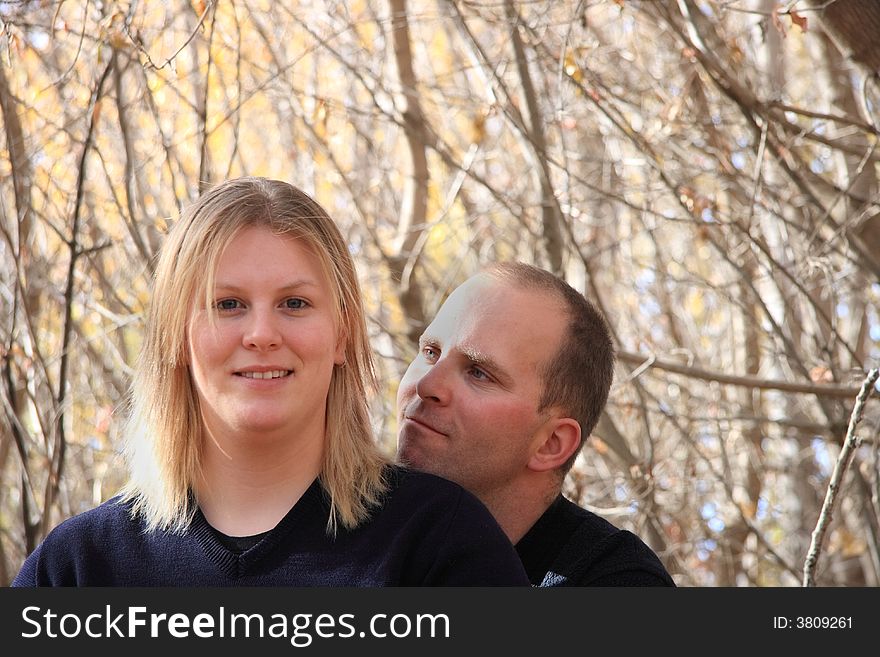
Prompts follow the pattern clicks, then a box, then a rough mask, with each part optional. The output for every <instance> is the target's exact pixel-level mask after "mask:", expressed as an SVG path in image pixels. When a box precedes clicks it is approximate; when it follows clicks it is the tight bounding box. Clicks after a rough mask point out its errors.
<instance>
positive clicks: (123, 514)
mask: <svg viewBox="0 0 880 657" xmlns="http://www.w3.org/2000/svg"><path fill="white" fill-rule="evenodd" d="M130 522H131V505H130V504H128V503H127V502H125V501H123V500H122V498H121V497H119V496H117V497H113V498H111V499H109V500H107V501H106V502H104V503H103V504H101V505H99V506H96V507H94V508H93V509H89V510H88V511H83V512H82V513H78V514H76V515H74V516H71V517H70V518H67V519H66V520H64V521H63V522H61V523H59V524H58V525H57V526H56V527H55V528H54V529H53V530H52V531H50V532H49V534H48V535H47V536H46V540H49V538H50V537H51V538H52V539H53V540H70V539H73V538H75V537H76V536H78V535H88V536H95V535H96V533H101V532H103V531H107V530H117V529H119V528H121V527H122V526H124V525H127V524H129V523H130Z"/></svg>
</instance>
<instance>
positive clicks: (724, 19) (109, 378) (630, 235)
mask: <svg viewBox="0 0 880 657" xmlns="http://www.w3.org/2000/svg"><path fill="white" fill-rule="evenodd" d="M878 34H880V3H878V2H876V1H875V0H836V1H835V0H831V1H830V2H829V1H828V0H669V1H665V0H664V1H656V2H644V1H643V2H638V1H635V0H580V1H578V0H564V1H563V0H479V1H478V0H420V1H416V0H352V1H350V2H342V1H334V0H309V1H307V2H305V1H303V2H297V1H296V0H285V1H283V2H280V1H273V0H218V1H215V2H211V1H197V2H191V1H189V0H167V1H165V2H147V1H146V0H130V1H120V2H107V1H102V0H41V1H38V0H33V1H29V0H18V1H7V2H0V35H2V39H0V121H2V126H3V129H2V131H0V132H2V134H0V224H2V239H0V263H2V264H0V356H2V369H0V403H2V409H0V583H8V582H9V581H11V579H12V577H14V575H15V574H16V573H17V572H18V569H19V567H20V565H21V563H22V561H23V559H24V557H25V555H26V553H28V552H30V551H31V550H32V549H33V548H34V547H35V546H36V544H37V543H38V542H39V541H40V540H41V538H42V537H43V536H44V535H45V533H46V532H47V531H48V530H49V529H51V528H52V527H53V526H54V525H56V524H57V523H58V522H60V521H61V520H63V519H64V518H66V517H68V516H70V515H72V514H74V513H78V512H81V511H84V510H86V509H88V508H91V507H93V506H95V505H97V504H99V503H100V502H102V501H104V500H106V499H107V498H108V497H110V496H112V495H113V494H114V493H115V492H116V490H117V488H118V486H119V485H120V483H121V481H122V479H123V477H124V476H125V473H124V468H123V466H122V462H121V459H120V458H119V454H118V451H119V447H120V441H119V429H120V424H121V422H120V421H121V415H120V414H121V413H122V410H123V408H122V404H123V402H124V399H125V394H126V389H127V386H128V382H129V375H130V373H131V366H132V364H133V362H134V359H135V357H136V355H137V353H138V348H139V341H140V336H141V332H142V321H143V314H144V307H145V303H146V301H147V299H148V289H149V278H150V273H151V266H152V265H153V260H154V256H155V254H156V251H157V249H158V248H159V247H160V245H161V243H162V239H163V235H164V233H165V231H166V230H167V227H168V225H169V224H170V223H171V222H173V221H174V218H175V216H176V215H177V213H178V212H179V210H180V209H181V208H182V207H183V206H185V205H186V204H187V203H189V202H190V201H191V200H193V199H194V198H195V197H196V196H197V195H198V194H199V192H200V191H201V190H203V189H205V188H206V187H208V186H210V185H211V184H213V183H216V182H218V181H221V180H223V179H225V178H228V177H232V176H238V175H245V174H250V175H263V176H269V177H273V178H281V179H285V180H288V181H290V182H292V183H294V184H295V185H297V186H300V187H302V188H303V189H305V190H306V191H308V192H310V193H311V194H313V195H314V196H315V197H316V198H317V200H318V201H319V202H320V203H321V204H323V205H324V206H325V207H326V208H327V209H328V211H329V212H330V214H331V215H332V216H333V217H334V218H335V219H336V220H337V221H338V223H339V225H340V226H341V228H342V230H343V232H344V233H345V234H346V235H347V237H348V240H349V243H350V248H351V251H352V253H353V254H354V255H355V257H356V260H357V263H358V267H359V273H360V276H361V278H362V282H363V287H364V291H365V294H366V298H367V299H366V303H367V306H368V311H369V321H370V326H369V327H370V331H371V335H372V340H373V344H374V346H375V349H376V352H377V353H378V355H379V358H378V361H379V365H380V368H381V377H382V384H383V389H382V394H381V395H380V396H379V397H378V398H377V399H375V400H374V406H375V408H374V417H375V424H376V432H377V439H378V440H380V441H381V442H382V444H383V446H384V447H385V448H386V449H387V450H388V451H389V453H392V452H393V449H394V442H395V438H394V436H395V432H396V421H395V417H394V412H393V407H394V395H395V393H396V388H397V381H398V380H399V377H400V375H401V374H402V372H403V371H404V369H405V368H406V365H407V364H408V362H409V360H410V358H411V357H412V356H413V355H414V353H415V349H416V339H417V337H418V335H419V334H420V332H421V329H422V328H423V327H424V326H425V324H426V322H427V321H429V320H430V318H431V317H432V316H433V314H434V313H435V311H436V310H437V308H438V307H439V305H440V303H441V302H442V300H443V299H444V297H445V295H446V294H447V293H448V292H449V291H450V289H451V288H452V287H454V286H455V285H457V284H458V283H459V282H461V281H462V280H463V279H464V278H465V277H467V276H468V275H470V274H472V273H474V272H475V271H476V270H477V269H478V268H479V267H480V265H481V264H482V263H486V262H490V261H495V260H507V259H519V260H524V261H527V262H533V263H536V264H538V265H540V266H542V267H544V268H546V269H549V270H551V271H554V272H557V273H559V274H561V275H563V276H564V277H565V278H566V279H567V280H568V281H569V282H570V283H571V284H572V285H574V286H575V287H576V288H578V289H580V290H582V291H583V292H584V293H585V294H586V296H587V297H588V298H590V299H592V300H594V301H595V302H597V303H598V304H599V306H600V307H601V308H602V309H603V310H604V312H605V313H606V314H607V316H608V318H609V320H610V321H611V323H612V325H613V327H614V331H615V338H616V341H617V346H618V349H619V352H620V359H619V366H618V368H617V372H616V380H615V385H614V387H613V389H612V393H611V398H610V401H609V405H608V408H607V412H606V414H605V415H604V416H603V418H602V421H601V423H600V425H599V426H598V428H597V430H596V431H595V432H594V436H593V437H592V438H591V439H590V440H589V442H588V444H587V446H586V448H585V450H584V455H583V458H581V459H580V460H579V461H578V463H577V465H576V466H575V469H574V471H573V472H572V474H571V476H570V477H569V479H568V481H567V483H566V490H567V492H568V494H569V495H570V496H571V497H572V498H573V499H576V500H578V501H579V502H580V503H581V504H583V505H585V506H586V507H588V508H590V509H593V510H595V511H597V512H599V513H601V514H602V515H604V516H605V517H606V518H608V519H609V520H611V521H612V522H614V523H615V524H617V525H618V526H620V527H625V528H628V529H631V530H633V531H635V532H636V533H638V534H639V535H640V536H642V537H643V538H644V539H645V540H646V541H647V542H648V543H649V544H650V545H652V546H653V547H654V548H655V549H656V550H657V552H658V553H659V554H660V556H661V558H662V559H663V561H664V562H665V563H666V565H667V566H668V568H669V570H670V571H671V572H672V573H673V575H674V577H675V579H676V581H677V583H678V584H679V585H681V586H797V585H799V584H800V582H801V578H802V574H803V569H804V561H805V558H806V555H807V552H808V549H809V546H810V540H811V534H812V532H813V530H814V528H815V527H816V523H817V520H818V518H819V514H820V508H821V506H822V502H823V499H824V497H825V494H826V489H827V487H828V484H829V480H830V478H831V474H832V470H833V468H834V464H835V462H836V461H837V459H838V455H839V453H840V451H841V445H842V444H843V441H844V436H845V434H846V432H847V425H848V422H849V419H850V414H851V412H852V409H853V406H854V403H855V398H856V395H857V393H858V391H859V388H860V386H861V383H862V381H863V380H864V379H865V376H866V373H867V371H868V370H869V369H870V368H874V367H877V363H878V359H880V196H878V175H880V149H878V148H877V145H878V135H880V133H878V116H880V109H878V103H880V89H878V73H880V38H878V36H877V35H878ZM878 407H880V403H878V402H877V398H876V396H875V397H874V398H871V399H869V401H868V402H867V404H866V407H865V417H864V420H863V421H862V423H861V424H860V425H859V431H858V436H859V438H861V439H862V442H861V445H860V447H858V449H857V450H856V451H855V453H854V459H853V461H852V464H851V466H850V467H849V468H848V470H847V471H846V476H845V477H844V479H843V481H842V485H841V487H840V490H839V493H838V494H839V502H838V505H837V507H836V510H835V513H834V515H833V519H832V522H831V523H830V525H829V530H828V533H827V537H826V540H825V543H824V549H823V553H822V554H821V558H820V560H819V563H818V569H817V571H816V583H817V584H818V585H820V586H878V585H880V465H878V463H880V408H878Z"/></svg>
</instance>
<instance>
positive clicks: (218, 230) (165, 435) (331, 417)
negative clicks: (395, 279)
mask: <svg viewBox="0 0 880 657" xmlns="http://www.w3.org/2000/svg"><path fill="white" fill-rule="evenodd" d="M253 226H257V227H265V228H268V229H269V230H271V231H272V232H273V233H275V234H276V235H280V236H285V237H289V238H292V239H296V240H300V241H302V242H304V243H305V244H307V245H308V246H309V247H310V248H311V249H312V251H313V252H314V254H315V255H316V256H317V258H318V260H319V261H320V263H321V266H322V268H323V269H324V273H325V275H326V276H327V280H328V282H329V285H330V289H331V291H332V293H333V297H334V302H335V318H336V326H337V330H338V331H341V333H342V335H343V337H344V339H345V362H344V363H343V365H341V366H336V367H334V369H333V374H332V377H331V380H330V389H329V392H328V395H327V411H326V412H327V423H326V427H327V429H326V432H327V433H326V438H325V446H324V457H323V463H322V466H321V473H320V476H319V477H320V481H321V484H322V486H323V488H324V491H325V494H326V495H327V497H328V498H329V502H330V519H329V522H328V526H327V530H328V533H331V534H332V533H334V532H335V531H336V527H337V523H341V524H342V525H343V526H344V527H346V528H353V527H356V526H357V525H358V524H360V523H361V522H362V521H363V520H364V519H366V518H367V517H368V515H369V513H370V509H371V507H373V506H375V505H376V504H377V503H378V502H379V500H380V498H381V496H382V494H383V493H384V492H385V490H386V488H387V485H386V482H385V480H384V479H383V471H384V466H385V465H386V463H387V462H388V460H387V459H386V458H385V457H383V456H382V454H381V453H380V451H379V449H378V447H377V446H376V443H375V442H374V440H373V436H372V430H371V428H370V421H369V415H368V411H367V390H368V387H372V389H374V390H375V387H376V375H375V370H374V367H373V360H372V356H371V352H370V345H369V341H368V338H367V329H366V323H365V320H364V310H363V305H362V303H361V292H360V285H359V284H358V279H357V273H356V272H355V268H354V262H353V261H352V258H351V255H350V254H349V251H348V247H347V245H346V242H345V240H344V239H343V237H342V235H341V234H340V232H339V229H338V228H337V227H336V224H335V223H334V222H333V220H332V219H331V218H330V217H329V215H328V214H327V213H326V211H325V210H324V209H323V208H322V207H321V206H320V205H318V203H316V202H315V201H314V200H313V199H312V198H311V197H309V196H308V195H307V194H305V193H304V192H302V191H300V190H299V189H297V188H296V187H293V186H292V185H290V184H288V183H285V182H281V181H278V180H267V179H265V178H237V179H233V180H228V181H226V182H224V183H221V184H219V185H217V186H216V187H213V188H212V189H210V190H208V191H207V192H205V193H204V194H203V195H202V196H201V197H200V198H199V199H198V200H197V201H196V202H195V203H194V204H192V205H191V206H190V207H189V208H188V209H186V211H184V212H183V214H182V215H181V217H180V219H179V220H178V221H177V222H176V223H175V225H174V226H173V228H172V229H171V231H170V232H169V234H168V236H167V238H166V240H165V243H164V245H163V247H162V251H161V253H160V255H159V260H158V263H157V266H156V272H155V276H154V280H153V296H152V301H151V304H150V308H149V311H148V314H147V321H146V334H145V338H144V343H143V347H142V350H141V354H140V357H139V360H138V363H137V366H136V369H135V375H134V379H133V383H132V389H131V395H130V413H129V419H128V425H127V430H126V441H127V442H126V456H127V460H128V464H129V470H130V476H129V481H128V484H127V485H126V487H125V489H124V491H123V493H124V495H123V499H125V500H127V501H131V502H132V503H133V512H134V514H135V515H141V516H143V518H144V519H145V521H146V523H147V526H148V528H149V529H150V530H155V529H163V530H165V529H168V530H171V531H182V530H183V529H185V528H186V526H187V525H188V523H189V521H190V520H191V518H192V514H193V513H194V511H195V506H196V503H195V500H194V498H193V496H192V494H191V491H192V490H193V488H194V484H195V482H196V481H197V480H198V475H199V464H200V455H201V450H202V445H203V441H204V435H203V426H202V419H201V414H200V411H199V402H198V397H197V396H196V390H195V387H194V384H193V380H192V375H191V373H190V369H189V365H188V359H187V349H188V346H187V337H186V335H187V324H188V321H189V317H190V314H191V312H192V310H193V309H194V308H195V307H196V305H197V304H199V303H202V304H203V307H204V308H210V307H211V305H212V303H211V302H212V297H213V293H214V275H215V272H216V269H217V263H218V261H219V259H220V256H221V255H222V253H223V250H224V249H225V248H226V246H227V245H228V244H229V242H230V241H231V240H232V239H233V238H234V237H235V236H236V235H237V234H238V233H239V232H240V231H241V230H242V229H244V228H247V227H253ZM254 266H259V263H255V265H254ZM200 300H201V301H200Z"/></svg>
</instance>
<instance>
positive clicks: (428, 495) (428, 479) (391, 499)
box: [386, 465, 494, 524]
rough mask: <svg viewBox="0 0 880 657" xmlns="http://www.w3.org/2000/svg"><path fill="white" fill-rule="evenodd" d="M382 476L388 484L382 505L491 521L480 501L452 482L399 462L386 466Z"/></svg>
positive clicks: (424, 512)
mask: <svg viewBox="0 0 880 657" xmlns="http://www.w3.org/2000/svg"><path fill="white" fill-rule="evenodd" d="M386 476H387V481H388V483H389V486H388V489H389V492H388V499H387V501H386V504H390V505H393V506H395V507H400V506H412V507H414V509H415V510H417V511H418V512H419V513H422V514H428V515H435V516H446V517H452V516H455V517H457V518H459V520H460V519H462V518H468V519H473V520H474V521H477V522H479V523H489V524H494V518H492V515H491V514H490V513H489V510H488V509H487V508H486V507H485V506H483V503H482V502H480V501H479V500H478V499H477V498H476V496H474V495H472V494H471V493H469V492H468V491H467V490H466V489H465V488H463V487H462V486H460V485H459V484H457V483H455V482H454V481H450V480H449V479H444V478H443V477H440V476H438V475H433V474H429V473H427V472H422V471H420V470H413V469H411V468H408V467H405V466H402V465H393V466H389V468H388V473H387V475H386Z"/></svg>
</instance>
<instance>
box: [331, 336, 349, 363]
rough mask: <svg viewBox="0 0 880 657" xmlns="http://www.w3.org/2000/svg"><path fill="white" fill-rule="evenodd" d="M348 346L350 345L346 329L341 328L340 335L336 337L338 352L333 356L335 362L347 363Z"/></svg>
mask: <svg viewBox="0 0 880 657" xmlns="http://www.w3.org/2000/svg"><path fill="white" fill-rule="evenodd" d="M346 346H348V337H347V336H346V335H345V330H344V329H340V331H339V337H338V338H336V353H335V354H334V357H333V362H334V363H336V364H337V365H345V348H346Z"/></svg>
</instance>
